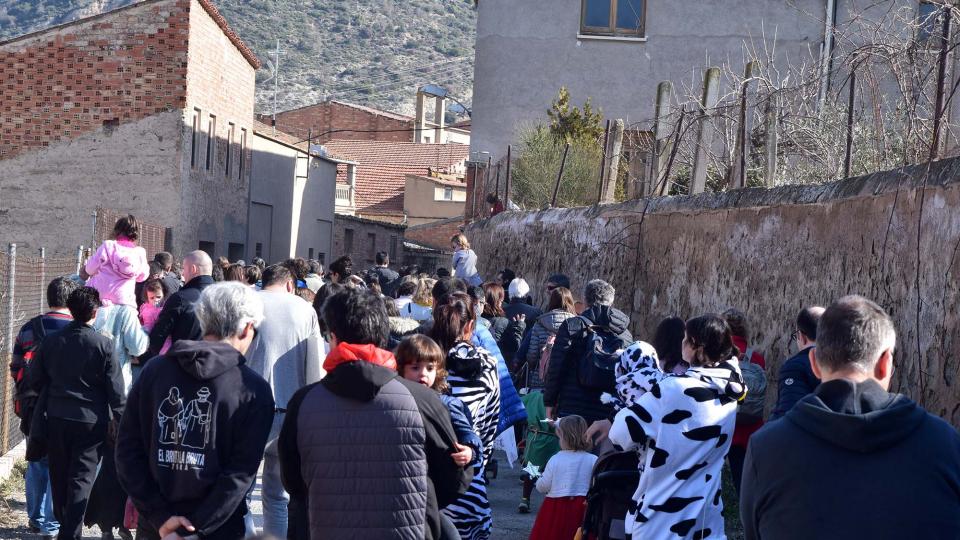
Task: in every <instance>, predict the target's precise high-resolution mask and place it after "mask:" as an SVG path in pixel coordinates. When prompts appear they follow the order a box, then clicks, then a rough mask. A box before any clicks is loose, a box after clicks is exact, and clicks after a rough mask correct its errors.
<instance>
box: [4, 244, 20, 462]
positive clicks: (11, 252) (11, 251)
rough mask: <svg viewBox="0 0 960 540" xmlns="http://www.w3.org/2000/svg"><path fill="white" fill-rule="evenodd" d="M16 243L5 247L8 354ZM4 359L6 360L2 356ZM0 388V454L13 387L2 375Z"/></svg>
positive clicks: (5, 449) (7, 431) (10, 346)
mask: <svg viewBox="0 0 960 540" xmlns="http://www.w3.org/2000/svg"><path fill="white" fill-rule="evenodd" d="M16 276H17V245H16V244H10V246H9V248H8V249H7V306H6V308H7V321H6V322H7V325H6V326H7V327H6V328H4V329H3V330H4V345H5V347H6V349H7V352H8V354H9V353H12V352H13V322H14V321H13V315H14V313H13V312H14V307H15V306H16V303H15V296H16V294H15V291H16V284H17V278H16ZM4 361H7V359H6V358H4ZM0 388H3V401H2V404H3V411H2V413H3V414H2V415H0V416H2V417H3V422H2V426H0V437H2V440H0V455H4V454H6V453H7V450H9V448H7V447H8V446H9V444H7V443H8V440H9V439H8V434H9V433H10V401H11V397H12V396H11V395H10V394H11V391H12V389H13V387H12V386H11V385H10V381H9V379H7V378H6V377H4V381H3V383H2V384H0Z"/></svg>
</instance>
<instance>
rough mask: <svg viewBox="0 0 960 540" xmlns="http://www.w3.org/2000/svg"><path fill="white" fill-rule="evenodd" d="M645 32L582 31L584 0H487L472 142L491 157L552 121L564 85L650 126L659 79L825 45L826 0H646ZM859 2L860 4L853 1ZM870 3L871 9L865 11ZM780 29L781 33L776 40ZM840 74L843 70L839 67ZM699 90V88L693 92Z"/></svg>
mask: <svg viewBox="0 0 960 540" xmlns="http://www.w3.org/2000/svg"><path fill="white" fill-rule="evenodd" d="M837 2H838V21H839V22H840V23H841V24H844V23H845V22H848V21H850V20H851V16H850V13H851V11H852V10H859V9H864V8H866V7H867V6H868V5H870V4H878V5H879V7H878V8H874V10H875V11H877V12H880V11H883V12H885V11H886V10H887V7H888V4H898V5H902V6H908V7H909V8H911V9H916V4H917V2H916V1H911V0H890V1H882V2H872V1H871V0H837ZM644 4H646V6H647V7H646V40H645V41H604V40H597V39H589V38H582V39H581V38H578V33H579V31H580V9H581V0H551V1H549V2H545V1H543V0H483V1H482V2H480V3H479V7H478V16H477V41H476V62H475V71H474V86H473V117H472V142H471V150H472V151H475V152H476V151H485V152H490V154H491V156H492V157H493V159H494V161H496V160H497V159H499V158H500V157H502V156H504V155H505V154H506V149H507V145H508V144H510V143H511V142H515V141H516V135H517V130H518V129H521V128H522V127H524V126H526V125H531V124H533V123H535V122H537V121H546V120H547V118H546V111H547V109H548V108H549V107H550V103H551V102H552V100H553V99H554V98H555V97H556V95H557V92H558V91H559V89H560V87H561V86H566V87H567V88H568V89H569V90H570V93H571V96H572V97H573V101H574V102H575V103H576V104H577V105H580V104H581V103H582V102H583V101H584V100H585V99H586V98H587V97H591V98H592V102H593V105H594V107H597V108H600V109H602V110H603V114H604V116H605V117H607V118H622V119H624V121H625V122H626V123H627V124H628V125H629V124H631V123H634V122H641V125H642V126H643V127H644V128H647V127H648V126H650V125H652V121H651V120H650V119H651V118H652V117H653V114H654V101H655V97H656V87H657V84H658V83H659V82H660V81H664V80H670V81H673V83H674V86H675V88H677V89H679V88H681V87H683V86H687V87H693V88H698V87H699V85H700V84H701V77H702V73H703V70H704V68H705V67H707V66H713V65H720V64H721V63H725V62H729V63H731V64H732V65H733V68H734V69H736V70H737V71H738V72H740V73H742V72H743V64H744V63H745V62H744V60H743V58H744V53H743V48H744V44H745V43H752V44H753V45H755V46H756V48H758V49H760V50H763V42H764V40H766V41H767V42H768V44H769V45H770V46H771V47H770V48H771V50H773V49H775V51H776V57H777V62H778V65H784V66H785V65H786V64H787V61H788V60H789V61H790V62H792V63H793V64H795V65H798V64H800V63H802V62H804V61H806V62H807V63H809V60H810V59H811V58H816V57H817V55H818V54H819V50H820V44H821V43H822V41H823V33H824V24H823V20H824V15H825V4H826V0H796V1H791V2H785V1H783V0H762V1H760V0H648V1H646V2H644ZM854 8H855V9H854ZM868 12H869V11H868ZM774 37H775V38H776V43H775V47H773V44H774ZM838 79H839V80H842V79H843V76H842V74H840V75H838ZM695 93H697V94H698V93H699V92H695Z"/></svg>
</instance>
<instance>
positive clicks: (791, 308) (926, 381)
mask: <svg viewBox="0 0 960 540" xmlns="http://www.w3.org/2000/svg"><path fill="white" fill-rule="evenodd" d="M927 172H928V170H927V166H926V165H924V166H917V167H912V168H908V169H904V170H900V171H893V172H886V173H879V174H875V175H871V176H866V177H861V178H853V179H849V180H845V181H841V182H836V183H832V184H826V185H821V186H787V187H782V188H776V189H771V190H765V189H746V190H737V191H730V192H726V193H720V194H704V195H698V196H693V197H664V198H658V199H647V200H638V201H630V202H627V203H623V204H619V205H607V206H602V207H596V206H594V207H590V208H575V209H557V210H545V211H541V212H537V213H517V212H509V213H504V214H500V215H498V216H496V217H494V218H492V219H489V220H487V221H483V222H479V223H477V224H474V225H473V226H471V227H470V228H469V229H468V231H467V234H468V236H469V238H470V240H471V242H472V243H473V245H474V248H475V249H476V251H477V253H478V255H479V258H480V263H481V273H482V274H483V275H484V276H487V277H492V276H493V275H494V274H495V272H496V271H497V270H498V269H500V268H504V267H509V268H512V269H514V270H515V271H516V272H517V274H518V275H521V276H524V277H526V278H527V280H528V281H530V282H531V283H532V284H534V286H533V289H534V290H535V291H538V292H539V289H540V287H537V286H536V284H539V283H542V282H543V280H544V279H545V278H546V277H547V276H548V275H550V274H552V273H554V272H564V273H566V274H568V275H570V276H571V278H572V281H573V288H574V289H575V290H574V292H575V294H576V295H577V296H582V290H583V285H584V284H585V283H586V281H587V280H588V279H590V278H594V277H601V278H604V279H606V280H608V281H610V282H611V283H612V284H613V285H614V286H615V287H616V289H617V299H616V305H617V307H619V308H621V309H624V310H625V311H627V312H628V313H630V315H631V319H632V323H631V330H632V331H633V332H634V335H635V336H637V337H639V338H645V339H651V337H652V333H653V331H654V329H655V327H656V325H657V323H658V322H659V321H660V320H661V319H662V318H664V317H667V316H672V315H677V316H680V317H684V318H688V317H692V316H696V315H699V314H702V313H705V312H720V311H722V310H724V309H727V308H729V307H737V308H739V309H741V310H743V311H744V312H745V313H746V314H747V315H748V317H749V318H750V329H751V332H750V333H751V343H752V344H753V345H756V346H758V347H759V348H760V350H762V351H763V352H764V354H765V355H766V357H767V368H768V377H769V378H770V379H771V382H773V381H775V379H776V373H777V370H778V369H779V366H780V364H781V363H782V362H783V360H784V359H785V358H786V357H787V356H788V355H789V353H788V346H789V338H790V334H791V332H792V331H793V327H792V324H793V320H794V319H795V316H796V313H797V311H798V310H799V309H800V307H801V306H804V305H811V304H820V305H826V304H828V303H830V302H831V301H832V300H835V299H836V298H838V297H839V296H841V295H844V294H851V293H858V294H862V295H865V296H867V297H869V298H872V299H873V300H875V301H877V302H878V303H880V304H881V305H882V306H884V308H886V309H887V310H888V311H889V313H890V314H891V315H892V316H893V318H894V321H895V324H896V327H897V331H898V341H897V353H896V358H895V362H896V372H895V378H894V389H896V390H898V391H901V392H904V393H906V394H908V395H910V396H911V397H913V398H915V399H917V400H918V401H920V402H921V403H922V404H923V405H924V406H925V407H927V408H928V409H929V410H930V411H932V412H934V413H936V414H939V415H941V416H943V417H944V418H946V419H948V420H949V421H950V422H952V423H953V424H954V425H960V388H958V381H957V375H958V373H957V372H958V369H957V368H958V364H960V335H958V332H957V329H958V327H960V313H958V306H960V304H958V300H960V287H958V285H957V279H958V277H960V265H958V261H957V252H958V248H960V182H958V181H957V180H956V179H957V178H958V175H960V160H958V159H953V160H945V161H940V162H937V163H934V164H932V165H931V166H930V169H929V174H925V173H927ZM925 177H926V186H927V187H926V189H925V190H921V189H920V186H923V185H924V178H925ZM924 192H925V193H924ZM921 202H922V203H923V204H922V206H921ZM918 225H919V228H920V235H919V236H920V242H919V246H918V245H917V244H918V242H917V238H918ZM918 267H919V283H920V286H919V288H918V287H917V286H916V280H917V270H918ZM918 291H919V298H918ZM538 300H540V299H538ZM918 303H919V306H920V307H919V311H918ZM775 394H776V392H775V391H772V392H770V393H769V394H768V401H772V400H773V399H774V398H775Z"/></svg>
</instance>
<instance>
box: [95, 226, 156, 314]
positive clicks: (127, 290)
mask: <svg viewBox="0 0 960 540" xmlns="http://www.w3.org/2000/svg"><path fill="white" fill-rule="evenodd" d="M85 268H86V270H87V273H88V274H90V279H88V280H87V286H88V287H93V288H94V289H96V290H97V291H98V292H99V293H100V301H101V302H103V305H105V306H109V305H119V304H125V305H128V306H133V308H134V309H136V307H137V296H136V292H135V289H136V284H137V283H140V282H141V281H144V280H145V279H147V277H148V276H149V275H150V266H149V265H148V264H147V252H146V251H145V250H144V249H143V248H142V247H140V246H138V245H137V244H136V243H135V242H133V241H131V240H129V239H127V238H125V237H120V238H118V239H116V240H105V241H104V242H103V244H101V245H100V247H99V248H97V252H96V253H94V254H93V256H92V257H90V259H88V260H87V264H86V266H85Z"/></svg>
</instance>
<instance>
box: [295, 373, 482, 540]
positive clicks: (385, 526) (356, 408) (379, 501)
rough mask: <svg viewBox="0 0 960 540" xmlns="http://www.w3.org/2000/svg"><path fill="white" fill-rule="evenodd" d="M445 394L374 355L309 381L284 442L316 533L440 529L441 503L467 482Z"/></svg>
mask: <svg viewBox="0 0 960 540" xmlns="http://www.w3.org/2000/svg"><path fill="white" fill-rule="evenodd" d="M456 441H457V439H456V434H455V433H454V431H453V426H452V425H451V424H450V415H449V413H448V412H447V409H446V407H445V406H444V405H443V403H442V402H441V401H440V398H439V397H437V394H436V393H435V392H434V391H433V390H430V389H429V388H426V387H424V386H422V385H420V384H417V383H413V382H410V381H407V380H405V379H402V378H400V377H399V376H397V374H396V372H394V371H393V370H389V369H386V368H383V367H380V366H377V365H374V364H372V363H370V362H347V363H344V364H341V365H339V366H337V367H336V369H334V370H333V371H331V372H330V373H329V374H328V375H327V376H326V377H325V378H324V379H323V380H322V381H321V382H319V383H315V384H312V385H310V386H306V387H304V388H301V389H300V390H299V391H298V392H297V393H296V394H294V396H293V398H292V399H291V400H290V403H289V404H288V406H287V414H286V416H285V418H284V422H283V429H282V430H281V432H280V439H279V442H278V445H279V452H280V465H281V474H282V476H283V484H284V487H286V489H287V491H288V492H289V493H290V497H291V500H292V501H293V502H294V503H295V504H299V505H302V507H304V508H306V509H307V514H308V516H309V530H310V538H329V539H334V540H336V539H359V538H416V539H417V540H419V539H421V538H426V539H428V540H430V539H435V538H439V537H440V516H439V509H440V508H442V507H444V506H446V505H448V504H449V503H451V502H453V501H454V500H456V498H457V497H458V496H459V495H460V493H462V492H464V491H466V489H467V486H468V485H469V483H470V480H471V478H472V477H471V475H470V474H469V473H467V472H466V471H464V470H463V469H461V468H459V467H457V466H456V464H454V462H453V459H452V458H451V457H450V454H451V453H452V452H453V450H454V444H455V443H456Z"/></svg>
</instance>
